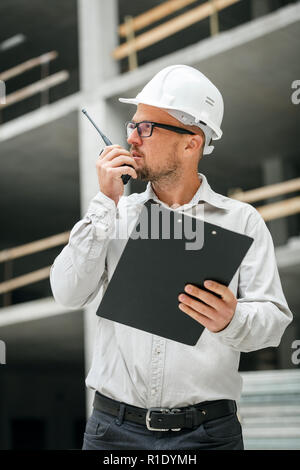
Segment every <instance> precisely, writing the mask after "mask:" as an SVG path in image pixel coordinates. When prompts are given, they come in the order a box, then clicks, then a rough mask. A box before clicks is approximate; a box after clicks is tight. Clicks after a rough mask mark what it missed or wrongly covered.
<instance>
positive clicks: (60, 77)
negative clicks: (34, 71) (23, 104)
mask: <svg viewBox="0 0 300 470" xmlns="http://www.w3.org/2000/svg"><path fill="white" fill-rule="evenodd" d="M68 78H69V72H67V71H66V70H62V71H61V72H57V73H54V74H53V75H50V76H49V77H47V78H44V79H43V80H39V81H38V82H35V83H32V84H31V85H28V86H26V87H24V88H21V89H20V90H18V91H15V92H14V93H10V94H9V95H7V96H6V102H5V103H2V104H1V103H0V109H3V108H6V107H7V106H11V105H12V104H14V103H17V102H18V101H22V100H24V99H26V98H29V97H30V96H33V95H35V94H37V93H40V92H41V91H44V90H47V89H48V88H51V87H53V86H56V85H58V84H59V83H62V82H65V81H66V80H68Z"/></svg>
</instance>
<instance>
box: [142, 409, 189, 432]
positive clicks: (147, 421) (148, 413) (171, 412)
mask: <svg viewBox="0 0 300 470" xmlns="http://www.w3.org/2000/svg"><path fill="white" fill-rule="evenodd" d="M152 411H157V412H160V413H165V414H174V413H176V411H181V410H180V409H179V408H171V409H170V408H149V409H148V411H147V414H146V426H147V429H149V431H170V429H160V428H152V427H151V426H150V424H151V413H152ZM180 430H181V428H173V429H171V431H180Z"/></svg>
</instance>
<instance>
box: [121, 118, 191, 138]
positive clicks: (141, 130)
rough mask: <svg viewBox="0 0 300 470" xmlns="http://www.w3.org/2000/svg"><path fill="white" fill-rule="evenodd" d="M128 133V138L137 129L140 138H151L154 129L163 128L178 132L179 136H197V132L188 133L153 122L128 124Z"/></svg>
mask: <svg viewBox="0 0 300 470" xmlns="http://www.w3.org/2000/svg"><path fill="white" fill-rule="evenodd" d="M125 125H126V132H127V138H129V137H130V136H131V134H132V133H133V131H134V129H137V131H138V135H139V136H140V137H151V135H152V132H153V129H154V127H161V128H162V129H167V130H168V131H172V132H177V133H178V134H191V135H195V132H191V131H188V130H187V129H183V128H182V127H177V126H169V125H168V124H159V123H158V122H151V121H141V122H133V121H129V122H126V124H125Z"/></svg>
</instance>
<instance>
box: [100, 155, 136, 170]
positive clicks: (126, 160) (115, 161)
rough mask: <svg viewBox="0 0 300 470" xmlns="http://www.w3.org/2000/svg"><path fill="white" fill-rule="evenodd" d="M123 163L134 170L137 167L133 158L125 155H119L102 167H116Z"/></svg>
mask: <svg viewBox="0 0 300 470" xmlns="http://www.w3.org/2000/svg"><path fill="white" fill-rule="evenodd" d="M124 163H127V164H129V165H132V166H134V167H135V168H137V167H138V164H137V163H136V161H135V160H134V158H132V157H127V156H126V155H120V156H119V157H115V158H114V159H113V160H110V161H109V162H107V163H105V164H104V166H110V167H117V166H120V165H122V164H124Z"/></svg>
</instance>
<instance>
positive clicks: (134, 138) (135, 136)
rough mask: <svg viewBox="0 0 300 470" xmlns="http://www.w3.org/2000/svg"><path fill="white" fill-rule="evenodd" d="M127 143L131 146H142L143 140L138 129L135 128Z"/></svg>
mask: <svg viewBox="0 0 300 470" xmlns="http://www.w3.org/2000/svg"><path fill="white" fill-rule="evenodd" d="M127 142H128V144H129V145H136V146H137V145H142V143H143V139H142V138H141V137H140V136H139V133H138V131H137V129H136V128H135V129H134V131H133V132H132V133H131V134H130V136H129V137H128V138H127Z"/></svg>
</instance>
